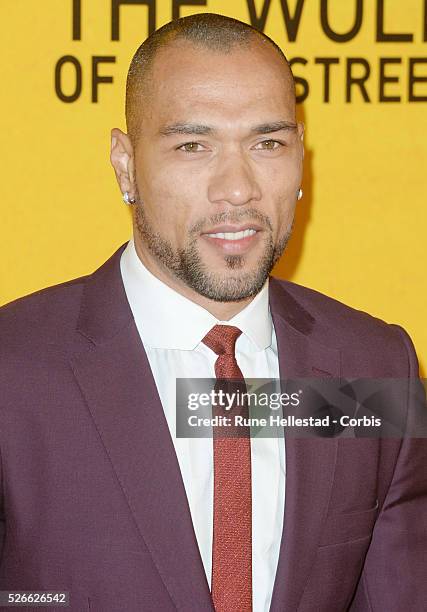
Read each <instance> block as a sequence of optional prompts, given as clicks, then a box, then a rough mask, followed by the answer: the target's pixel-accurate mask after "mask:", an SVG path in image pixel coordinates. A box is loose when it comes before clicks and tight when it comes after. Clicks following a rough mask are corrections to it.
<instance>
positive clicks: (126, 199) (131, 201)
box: [123, 191, 136, 204]
mask: <svg viewBox="0 0 427 612" xmlns="http://www.w3.org/2000/svg"><path fill="white" fill-rule="evenodd" d="M123 202H124V203H125V204H135V202H136V200H135V198H130V197H129V192H128V191H125V192H124V194H123Z"/></svg>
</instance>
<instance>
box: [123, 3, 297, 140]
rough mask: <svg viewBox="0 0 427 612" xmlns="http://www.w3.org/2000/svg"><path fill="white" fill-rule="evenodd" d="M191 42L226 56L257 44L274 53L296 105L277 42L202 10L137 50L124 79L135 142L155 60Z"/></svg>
mask: <svg viewBox="0 0 427 612" xmlns="http://www.w3.org/2000/svg"><path fill="white" fill-rule="evenodd" d="M180 44H181V45H182V44H184V45H185V44H187V45H188V44H191V45H193V46H194V47H197V46H199V47H202V48H205V49H208V50H210V51H212V52H213V53H219V54H223V55H226V54H228V53H230V51H232V50H233V48H234V47H235V48H238V49H242V48H243V49H244V48H247V49H249V48H250V47H252V48H253V47H255V48H256V46H257V45H259V46H261V47H267V48H268V49H271V50H272V51H273V52H275V54H276V57H279V59H280V61H281V62H282V63H283V76H284V79H285V80H286V83H287V89H288V91H289V97H290V100H291V101H292V103H293V104H294V106H295V84H294V79H293V76H292V71H291V68H290V66H289V63H288V61H287V59H286V56H285V55H284V53H283V52H282V50H281V49H280V47H279V46H278V45H276V43H275V42H274V41H273V40H271V38H269V37H268V36H266V35H265V34H263V33H262V32H260V31H259V30H256V29H255V28H253V27H252V26H250V25H248V24H246V23H243V22H242V21H239V20H237V19H233V18H231V17H225V16H224V15H217V14H215V13H201V14H198V15H190V16H189V17H181V18H180V19H176V20H174V21H171V22H170V23H167V24H166V25H164V26H163V27H161V28H159V29H158V30H156V31H155V32H153V33H152V34H151V35H150V36H149V37H148V38H147V39H146V40H145V41H144V42H143V43H142V44H141V45H140V46H139V48H138V49H137V50H136V52H135V54H134V56H133V58H132V61H131V63H130V66H129V71H128V75H127V82H126V124H127V131H128V134H129V136H130V138H131V140H132V142H133V144H134V145H136V143H137V141H138V137H139V133H140V130H141V127H142V124H143V110H144V106H145V104H146V103H147V102H148V100H149V92H150V85H151V84H152V82H153V78H154V75H153V71H152V67H153V63H154V59H155V58H156V56H157V55H158V54H160V53H161V51H162V50H165V49H166V48H170V47H171V46H172V45H173V46H176V47H177V52H179V46H180Z"/></svg>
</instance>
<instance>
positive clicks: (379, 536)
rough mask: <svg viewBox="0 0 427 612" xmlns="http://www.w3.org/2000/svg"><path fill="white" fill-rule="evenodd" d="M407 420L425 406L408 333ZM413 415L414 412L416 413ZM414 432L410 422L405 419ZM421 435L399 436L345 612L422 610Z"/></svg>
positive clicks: (425, 462) (424, 485)
mask: <svg viewBox="0 0 427 612" xmlns="http://www.w3.org/2000/svg"><path fill="white" fill-rule="evenodd" d="M393 328H394V330H395V331H396V333H398V334H400V336H401V338H402V341H403V346H404V350H405V351H406V354H407V357H408V372H407V376H408V378H409V379H410V380H409V383H408V390H409V393H408V398H412V399H409V401H408V421H410V420H411V419H412V418H415V417H414V415H415V414H417V409H414V410H412V409H411V408H412V407H411V402H413V403H415V404H416V406H417V407H418V410H419V409H420V406H421V407H422V408H421V409H424V408H425V392H424V388H423V386H422V383H421V381H420V380H419V370H418V360H417V357H416V353H415V349H414V346H413V344H412V342H411V339H410V338H409V336H408V334H407V333H406V332H405V331H404V330H403V329H402V328H401V327H399V326H395V325H393ZM418 414H419V412H418ZM408 425H409V426H410V429H411V431H416V425H415V423H410V422H409V423H408ZM426 576H427V438H425V437H424V438H422V437H419V438H416V437H406V438H403V440H402V443H401V446H400V450H399V454H398V456H397V460H396V464H395V468H394V473H393V478H392V481H391V483H390V487H389V489H388V492H387V495H386V497H385V500H384V504H383V506H382V509H381V511H380V514H379V516H378V518H377V521H376V524H375V527H374V531H373V536H372V540H371V544H370V547H369V549H368V553H367V556H366V558H365V563H364V566H363V569H362V574H361V578H360V581H359V585H358V589H357V592H356V595H355V598H354V600H353V603H352V605H351V607H350V610H351V612H384V610H387V612H402V610H414V611H415V610H427V580H426Z"/></svg>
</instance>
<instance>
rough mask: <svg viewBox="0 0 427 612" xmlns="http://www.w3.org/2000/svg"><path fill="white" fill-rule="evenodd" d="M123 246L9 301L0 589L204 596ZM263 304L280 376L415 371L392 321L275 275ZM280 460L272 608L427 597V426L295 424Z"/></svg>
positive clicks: (303, 611)
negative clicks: (343, 430) (348, 431)
mask: <svg viewBox="0 0 427 612" xmlns="http://www.w3.org/2000/svg"><path fill="white" fill-rule="evenodd" d="M125 246H126V244H124V245H122V246H121V247H120V248H119V249H118V250H117V251H116V252H115V253H114V254H113V255H112V257H111V258H110V259H109V260H108V261H107V262H105V263H104V264H103V265H102V266H101V267H100V268H99V269H98V270H96V271H95V272H94V273H93V274H91V275H88V276H85V277H82V278H78V279H75V280H73V281H71V282H67V283H63V284H61V285H57V286H54V287H50V288H48V289H44V290H42V291H38V292H36V293H34V294H32V295H30V296H27V297H25V298H21V299H18V300H15V301H14V302H11V303H10V304H8V305H6V306H4V307H3V308H1V309H0V347H1V348H0V359H1V367H0V371H1V374H0V376H1V380H0V393H1V395H0V452H1V455H0V456H1V472H0V473H1V479H0V491H1V497H0V590H39V591H40V590H67V591H69V592H70V600H71V605H70V607H69V608H68V609H70V610H72V611H73V612H74V611H75V612H88V611H89V610H90V611H91V612H118V611H122V610H123V611H126V612H152V611H156V612H157V611H158V612H172V611H173V610H180V611H182V612H204V611H206V612H208V611H209V612H212V611H213V607H212V602H211V597H210V593H209V588H208V583H207V581H206V578H205V575H204V570H203V565H202V561H201V557H200V554H199V550H198V546H197V541H196V538H195V534H194V530H193V525H192V521H191V515H190V512H189V506H188V502H187V498H186V494H185V489H184V485H183V481H182V478H181V474H180V469H179V465H178V462H177V458H176V455H175V451H174V447H173V443H172V440H171V438H170V435H169V430H168V426H167V423H166V420H165V417H164V414H163V410H162V406H161V403H160V399H159V396H158V393H157V389H156V385H155V383H154V380H153V377H152V374H151V370H150V367H149V363H148V360H147V357H146V354H145V352H144V348H143V346H142V344H141V341H140V337H139V335H138V331H137V329H136V326H135V323H134V320H133V316H132V312H131V310H130V307H129V304H128V302H127V299H126V294H125V292H124V288H123V284H122V280H121V275H120V268H119V261H120V255H121V253H122V251H123V249H124V247H125ZM270 306H271V311H272V315H273V320H274V325H275V330H276V335H277V340H278V349H279V363H280V373H281V378H291V377H306V376H310V377H312V376H313V375H325V376H327V375H331V376H334V377H338V376H343V377H409V376H414V377H415V376H417V375H418V364H417V359H416V356H415V352H414V349H413V346H412V343H411V341H410V339H409V337H408V336H407V334H406V333H405V332H404V331H403V330H402V329H401V328H399V327H397V326H394V325H388V324H386V323H384V322H382V321H380V320H378V319H375V318H373V317H371V316H369V315H367V314H365V313H363V312H359V311H356V310H354V309H351V308H349V307H347V306H344V305H343V304H341V303H339V302H337V301H335V300H333V299H330V298H328V297H326V296H324V295H321V294H320V293H317V292H316V291H313V290H310V289H307V288H304V287H301V286H298V285H296V284H293V283H290V282H286V281H280V280H277V279H273V278H272V279H271V281H270ZM171 316H173V313H171ZM286 466H287V474H286V508H285V509H284V512H285V514H284V528H283V534H282V540H281V548H280V557H279V563H278V568H277V574H276V579H275V584H274V591H273V597H272V603H271V612H283V611H286V612H294V611H298V612H338V611H344V610H351V611H352V612H368V611H376V612H385V611H387V612H403V611H405V612H406V611H409V610H411V612H412V611H413V612H421V611H422V610H427V588H426V584H427V581H426V576H427V502H426V488H427V487H426V466H427V445H426V440H423V439H405V440H403V441H402V440H398V439H394V440H393V439H387V440H376V439H339V438H338V439H337V438H328V439H325V438H323V439H322V438H313V439H295V438H288V439H287V440H286ZM5 609H6V608H5ZM25 609H28V610H30V609H33V608H25ZM34 609H35V608H34ZM38 609H40V610H43V609H44V608H38ZM48 609H50V610H52V608H46V610H48ZM58 609H59V608H58ZM61 609H62V608H61ZM7 610H9V608H7ZM233 612H234V611H233ZM236 612H237V611H236Z"/></svg>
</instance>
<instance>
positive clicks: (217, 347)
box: [202, 325, 242, 355]
mask: <svg viewBox="0 0 427 612" xmlns="http://www.w3.org/2000/svg"><path fill="white" fill-rule="evenodd" d="M241 333H242V330H241V329H239V328H238V327H234V326H233V325H214V327H212V329H211V330H210V331H209V332H208V333H207V334H206V336H205V337H204V338H203V340H202V342H203V344H206V346H208V347H209V348H210V349H211V350H212V351H213V352H214V353H216V354H217V355H234V347H235V344H236V340H237V338H238V337H239V336H240V334H241Z"/></svg>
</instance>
